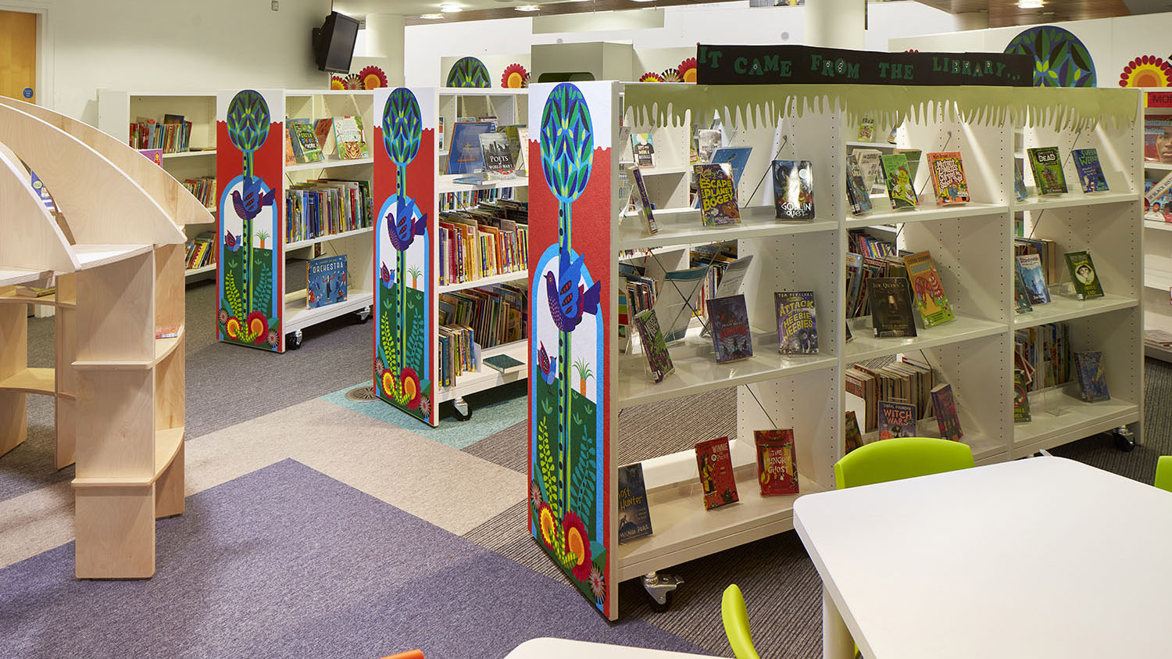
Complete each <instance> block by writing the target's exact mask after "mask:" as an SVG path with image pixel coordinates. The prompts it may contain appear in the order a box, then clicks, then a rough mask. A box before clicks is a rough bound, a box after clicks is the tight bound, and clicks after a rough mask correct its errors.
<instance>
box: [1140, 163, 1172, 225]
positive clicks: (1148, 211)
mask: <svg viewBox="0 0 1172 659" xmlns="http://www.w3.org/2000/svg"><path fill="white" fill-rule="evenodd" d="M1144 219H1145V220H1153V221H1156V222H1172V173H1168V174H1165V175H1163V177H1161V178H1160V179H1159V180H1157V179H1156V178H1155V177H1153V176H1152V173H1151V172H1149V171H1145V172H1144Z"/></svg>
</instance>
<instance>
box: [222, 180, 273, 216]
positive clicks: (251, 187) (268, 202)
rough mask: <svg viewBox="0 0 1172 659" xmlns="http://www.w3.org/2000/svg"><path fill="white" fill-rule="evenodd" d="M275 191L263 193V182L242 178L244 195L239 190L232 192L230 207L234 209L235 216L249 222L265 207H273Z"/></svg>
mask: <svg viewBox="0 0 1172 659" xmlns="http://www.w3.org/2000/svg"><path fill="white" fill-rule="evenodd" d="M276 194H277V191H276V190H269V191H268V192H265V191H264V180H263V179H259V178H251V177H248V176H246V177H244V194H243V195H241V193H240V190H233V191H232V207H233V208H235V209H236V215H238V216H239V217H240V219H242V220H251V219H252V218H254V217H256V216H257V215H259V214H260V212H261V211H262V210H263V209H264V207H265V206H272V205H273V198H274V197H275V196H276Z"/></svg>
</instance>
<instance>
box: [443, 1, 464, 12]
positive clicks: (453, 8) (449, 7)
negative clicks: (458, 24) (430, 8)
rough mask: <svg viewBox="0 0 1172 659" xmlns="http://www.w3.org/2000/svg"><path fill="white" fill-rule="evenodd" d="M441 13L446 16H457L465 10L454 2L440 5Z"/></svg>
mask: <svg viewBox="0 0 1172 659" xmlns="http://www.w3.org/2000/svg"><path fill="white" fill-rule="evenodd" d="M440 11H441V12H443V13H445V14H455V13H458V12H461V11H464V8H463V7H461V6H460V5H457V4H455V3H452V2H445V3H443V4H442V5H440Z"/></svg>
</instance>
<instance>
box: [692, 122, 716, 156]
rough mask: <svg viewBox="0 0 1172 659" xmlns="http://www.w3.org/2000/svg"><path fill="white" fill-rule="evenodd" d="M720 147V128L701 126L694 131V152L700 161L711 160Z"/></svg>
mask: <svg viewBox="0 0 1172 659" xmlns="http://www.w3.org/2000/svg"><path fill="white" fill-rule="evenodd" d="M719 148H720V130H719V129H715V128H701V129H700V130H698V131H696V152H697V154H698V155H699V156H700V162H712V156H713V155H714V154H715V153H716V150H717V149H719Z"/></svg>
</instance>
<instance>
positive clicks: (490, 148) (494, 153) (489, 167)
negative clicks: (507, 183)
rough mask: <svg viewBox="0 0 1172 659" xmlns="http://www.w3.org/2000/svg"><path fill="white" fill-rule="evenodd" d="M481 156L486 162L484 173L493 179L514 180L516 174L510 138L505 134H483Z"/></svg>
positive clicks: (479, 136) (478, 137)
mask: <svg viewBox="0 0 1172 659" xmlns="http://www.w3.org/2000/svg"><path fill="white" fill-rule="evenodd" d="M477 139H479V140H480V156H481V160H483V161H484V173H485V174H486V175H488V178H491V179H506V178H512V177H513V176H514V175H515V174H516V164H515V163H514V162H513V153H512V147H511V146H510V145H509V136H508V135H506V134H504V133H481V134H480V135H477Z"/></svg>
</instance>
